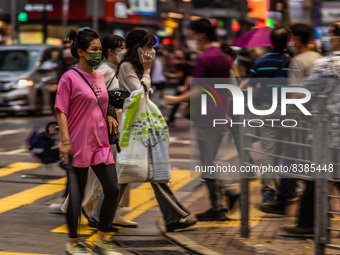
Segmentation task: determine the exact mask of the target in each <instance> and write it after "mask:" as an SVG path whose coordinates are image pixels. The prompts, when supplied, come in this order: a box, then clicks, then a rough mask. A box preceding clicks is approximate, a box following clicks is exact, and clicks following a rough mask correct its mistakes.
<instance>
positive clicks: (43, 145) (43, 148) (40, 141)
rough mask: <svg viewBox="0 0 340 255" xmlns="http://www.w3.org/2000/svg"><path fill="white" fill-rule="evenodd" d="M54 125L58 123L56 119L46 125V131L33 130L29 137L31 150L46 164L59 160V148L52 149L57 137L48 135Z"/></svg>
mask: <svg viewBox="0 0 340 255" xmlns="http://www.w3.org/2000/svg"><path fill="white" fill-rule="evenodd" d="M52 125H58V123H57V122H55V121H52V122H49V123H48V124H47V125H46V127H45V131H43V132H38V130H33V132H32V133H31V135H30V136H29V138H28V145H29V150H30V151H31V152H32V154H33V155H34V156H36V157H38V158H39V159H40V160H41V161H42V163H44V164H50V163H55V162H57V161H58V160H59V149H52V147H53V146H54V143H55V139H54V138H51V137H49V136H48V134H49V128H50V127H51V126H52Z"/></svg>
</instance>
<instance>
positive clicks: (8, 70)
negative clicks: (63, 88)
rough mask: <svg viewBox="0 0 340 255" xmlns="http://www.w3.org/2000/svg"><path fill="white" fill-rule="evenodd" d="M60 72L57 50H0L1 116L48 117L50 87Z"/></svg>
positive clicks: (31, 47) (42, 46)
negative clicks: (42, 115) (24, 113)
mask: <svg viewBox="0 0 340 255" xmlns="http://www.w3.org/2000/svg"><path fill="white" fill-rule="evenodd" d="M60 68H61V47H59V46H54V45H45V44H39V45H10V46H0V113H4V112H6V113H9V114H11V113H14V112H29V113H32V114H37V115H40V114H49V113H51V112H52V108H51V94H50V91H49V87H50V86H51V84H56V83H57V82H58V78H59V75H60V70H61V69H60Z"/></svg>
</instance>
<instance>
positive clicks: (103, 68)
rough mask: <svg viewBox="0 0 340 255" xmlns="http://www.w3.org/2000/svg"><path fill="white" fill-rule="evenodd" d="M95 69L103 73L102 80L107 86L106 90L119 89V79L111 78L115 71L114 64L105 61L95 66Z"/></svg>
mask: <svg viewBox="0 0 340 255" xmlns="http://www.w3.org/2000/svg"><path fill="white" fill-rule="evenodd" d="M97 71H99V72H101V73H102V74H103V75H104V80H105V84H106V88H108V89H107V90H108V91H112V90H118V89H119V81H118V79H117V77H115V78H113V77H114V76H115V75H116V72H117V66H116V65H114V64H112V63H110V62H107V61H105V62H103V63H102V64H101V65H100V66H99V67H98V68H97ZM112 78H113V80H112ZM111 81H112V82H111Z"/></svg>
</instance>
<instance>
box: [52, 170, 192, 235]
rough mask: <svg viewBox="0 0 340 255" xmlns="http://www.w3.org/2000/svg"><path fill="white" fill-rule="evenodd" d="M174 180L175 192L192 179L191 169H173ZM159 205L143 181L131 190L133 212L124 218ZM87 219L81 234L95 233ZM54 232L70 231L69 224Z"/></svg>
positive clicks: (151, 190)
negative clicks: (87, 224) (88, 225)
mask: <svg viewBox="0 0 340 255" xmlns="http://www.w3.org/2000/svg"><path fill="white" fill-rule="evenodd" d="M171 173H172V174H171V176H172V182H171V185H170V186H171V190H172V191H173V192H175V191H177V190H179V189H180V188H182V187H183V186H185V185H186V184H187V183H189V182H190V181H192V179H191V178H190V170H172V171H171ZM156 205H157V200H156V199H155V194H154V192H153V189H152V187H151V185H150V183H143V184H142V185H140V186H138V187H137V188H135V189H132V190H130V208H131V210H132V211H131V212H130V213H127V214H125V215H124V218H126V219H129V220H133V219H135V218H137V217H138V216H139V215H141V214H143V213H144V212H146V211H147V210H149V209H150V208H152V207H154V206H156ZM85 224H86V220H85V219H84V218H83V217H82V220H81V225H80V229H79V231H78V232H79V234H81V235H88V234H92V233H93V229H92V228H89V227H87V226H85ZM51 232H53V233H68V228H67V225H62V226H60V227H57V228H55V229H53V230H51ZM92 239H93V236H91V237H89V238H88V239H87V240H88V241H90V240H92Z"/></svg>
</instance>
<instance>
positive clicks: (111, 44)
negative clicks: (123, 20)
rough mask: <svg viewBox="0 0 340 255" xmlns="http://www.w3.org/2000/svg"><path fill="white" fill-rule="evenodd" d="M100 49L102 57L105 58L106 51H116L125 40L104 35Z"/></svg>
mask: <svg viewBox="0 0 340 255" xmlns="http://www.w3.org/2000/svg"><path fill="white" fill-rule="evenodd" d="M101 41H102V47H103V56H104V57H106V58H107V51H108V50H109V49H112V50H114V49H117V48H119V47H122V45H123V44H124V43H125V40H124V38H123V37H120V36H119V35H105V36H104V37H103V38H102V40H101Z"/></svg>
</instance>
